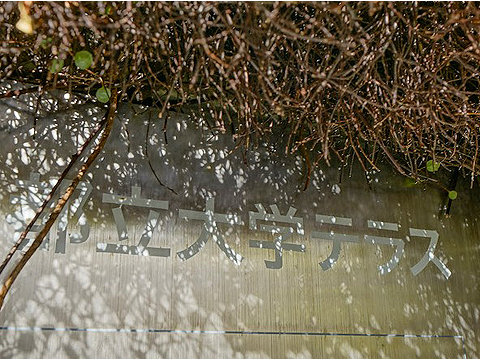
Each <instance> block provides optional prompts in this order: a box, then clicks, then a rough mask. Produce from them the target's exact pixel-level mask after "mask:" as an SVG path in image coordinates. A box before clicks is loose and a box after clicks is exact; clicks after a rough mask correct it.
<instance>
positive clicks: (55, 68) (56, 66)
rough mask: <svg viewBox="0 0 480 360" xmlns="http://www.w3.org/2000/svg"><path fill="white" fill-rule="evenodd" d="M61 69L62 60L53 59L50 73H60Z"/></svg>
mask: <svg viewBox="0 0 480 360" xmlns="http://www.w3.org/2000/svg"><path fill="white" fill-rule="evenodd" d="M62 68H63V60H62V59H53V60H52V64H51V65H50V72H52V73H54V74H56V73H58V72H60V70H62Z"/></svg>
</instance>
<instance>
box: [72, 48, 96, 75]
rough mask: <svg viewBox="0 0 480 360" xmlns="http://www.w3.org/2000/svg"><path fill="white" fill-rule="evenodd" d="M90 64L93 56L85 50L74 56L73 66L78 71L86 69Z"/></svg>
mask: <svg viewBox="0 0 480 360" xmlns="http://www.w3.org/2000/svg"><path fill="white" fill-rule="evenodd" d="M92 62H93V55H92V54H91V53H90V52H89V51H87V50H82V51H78V52H77V53H76V54H75V65H77V67H78V68H79V69H82V70H85V69H88V68H89V67H90V66H91V65H92Z"/></svg>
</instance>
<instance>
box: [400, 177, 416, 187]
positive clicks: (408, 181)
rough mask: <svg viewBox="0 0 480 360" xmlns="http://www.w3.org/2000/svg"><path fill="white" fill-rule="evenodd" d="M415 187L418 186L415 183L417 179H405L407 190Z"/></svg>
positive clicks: (404, 184)
mask: <svg viewBox="0 0 480 360" xmlns="http://www.w3.org/2000/svg"><path fill="white" fill-rule="evenodd" d="M415 185H417V183H416V182H415V179H412V178H405V180H404V182H403V186H405V187H407V188H411V187H414V186H415Z"/></svg>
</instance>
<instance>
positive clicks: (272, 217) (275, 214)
mask: <svg viewBox="0 0 480 360" xmlns="http://www.w3.org/2000/svg"><path fill="white" fill-rule="evenodd" d="M255 207H256V208H257V210H258V212H253V211H249V220H250V221H249V224H250V229H251V230H257V227H258V228H259V230H261V231H268V232H270V233H271V234H273V235H274V236H276V237H275V241H274V242H271V241H258V240H250V247H254V248H259V249H273V250H275V260H274V261H270V260H265V265H266V267H267V268H269V269H281V268H282V266H283V261H282V256H283V250H287V251H297V252H305V245H303V244H302V245H300V244H292V243H286V242H284V241H285V240H286V239H288V238H289V237H291V236H292V235H293V233H294V232H296V233H297V234H300V235H303V234H304V229H303V219H302V218H299V217H294V215H295V213H296V212H297V209H295V208H293V207H290V208H289V209H288V211H287V214H286V215H281V214H280V210H279V209H278V206H277V205H270V209H271V210H272V213H271V214H268V213H267V212H266V211H265V208H264V207H263V205H261V204H255ZM258 220H262V221H272V222H273V225H265V224H260V225H259V226H257V221H258ZM277 222H279V223H286V224H292V225H295V229H294V228H293V227H292V226H285V225H283V226H279V225H277Z"/></svg>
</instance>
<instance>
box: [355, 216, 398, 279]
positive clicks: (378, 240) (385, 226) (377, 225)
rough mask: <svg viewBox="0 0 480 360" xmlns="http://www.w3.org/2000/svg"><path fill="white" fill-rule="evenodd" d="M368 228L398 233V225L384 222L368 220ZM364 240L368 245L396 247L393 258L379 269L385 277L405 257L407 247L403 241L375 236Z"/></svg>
mask: <svg viewBox="0 0 480 360" xmlns="http://www.w3.org/2000/svg"><path fill="white" fill-rule="evenodd" d="M368 227H369V228H370V229H379V230H387V231H398V224H395V223H389V222H383V221H373V220H368ZM364 238H365V241H366V242H367V243H370V244H373V245H375V244H381V245H391V246H395V252H394V253H393V256H392V258H391V259H390V260H389V261H388V262H387V263H386V264H384V265H380V266H379V267H378V269H379V270H380V274H382V275H383V274H386V273H389V272H390V271H392V270H393V269H394V268H395V267H396V266H397V265H398V263H399V262H400V259H401V258H402V256H403V253H404V247H405V242H404V241H403V240H402V239H399V238H393V237H384V236H374V235H364Z"/></svg>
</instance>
